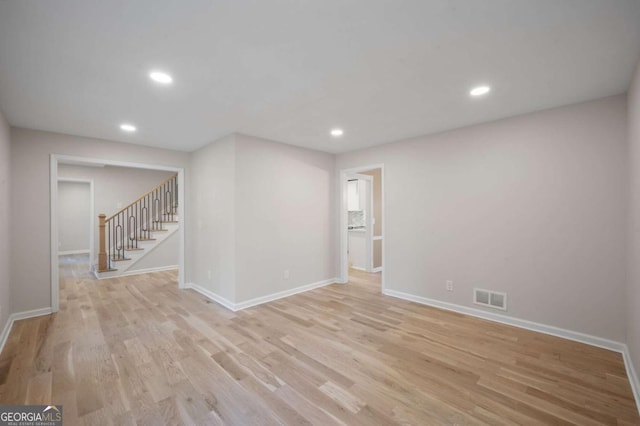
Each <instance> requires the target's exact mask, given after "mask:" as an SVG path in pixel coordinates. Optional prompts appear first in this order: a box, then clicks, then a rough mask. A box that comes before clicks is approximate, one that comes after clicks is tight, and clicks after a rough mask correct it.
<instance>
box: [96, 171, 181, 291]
mask: <svg viewBox="0 0 640 426" xmlns="http://www.w3.org/2000/svg"><path fill="white" fill-rule="evenodd" d="M177 210H178V175H177V174H175V175H173V176H171V177H170V178H169V179H167V180H166V181H164V182H162V183H161V184H160V185H158V186H156V187H155V188H153V189H152V190H150V191H149V192H147V193H146V194H144V195H143V196H141V197H140V198H138V199H137V200H136V201H134V202H133V203H131V204H129V205H128V206H126V207H124V208H123V209H122V210H120V211H119V212H117V213H116V214H114V215H112V216H110V217H108V218H107V216H106V215H105V214H100V215H98V219H99V221H100V222H99V238H100V240H99V241H100V246H99V247H100V248H99V253H98V266H97V269H96V271H95V272H96V276H97V277H98V278H109V277H116V276H119V275H124V274H125V273H126V272H127V271H128V270H130V269H131V268H132V267H133V266H134V265H135V264H136V263H137V262H138V261H140V260H141V259H142V258H143V257H145V256H146V255H147V254H148V253H150V252H151V251H152V250H153V249H154V248H155V247H157V246H159V245H160V244H161V243H162V242H163V241H164V240H166V239H167V238H169V236H171V235H172V234H173V233H175V232H176V231H177V230H178V215H177Z"/></svg>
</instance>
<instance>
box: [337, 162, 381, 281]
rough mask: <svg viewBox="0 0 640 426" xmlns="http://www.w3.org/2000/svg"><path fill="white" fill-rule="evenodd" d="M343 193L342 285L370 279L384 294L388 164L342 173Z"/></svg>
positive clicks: (341, 210)
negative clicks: (379, 286) (377, 283)
mask: <svg viewBox="0 0 640 426" xmlns="http://www.w3.org/2000/svg"><path fill="white" fill-rule="evenodd" d="M340 192H341V203H340V282H341V283H347V282H349V279H350V277H353V278H357V277H359V278H366V279H367V281H369V282H380V283H381V287H382V290H383V291H384V288H385V268H384V266H385V262H384V257H385V240H384V220H385V215H384V165H382V164H376V165H371V166H363V167H357V168H352V169H345V170H342V171H341V172H340ZM376 275H377V276H378V277H376Z"/></svg>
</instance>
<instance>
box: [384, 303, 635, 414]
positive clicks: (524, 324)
mask: <svg viewBox="0 0 640 426" xmlns="http://www.w3.org/2000/svg"><path fill="white" fill-rule="evenodd" d="M382 294H384V295H386V296H391V297H397V298H398V299H403V300H408V301H410V302H415V303H419V304H421V305H427V306H433V307H435V308H440V309H445V310H447V311H452V312H457V313H460V314H465V315H469V316H472V317H476V318H482V319H485V320H489V321H493V322H499V323H501V324H507V325H511V326H513V327H518V328H523V329H525V330H531V331H536V332H538V333H543V334H550V335H552V336H556V337H561V338H563V339H568V340H573V341H574V342H580V343H584V344H586V345H591V346H597V347H599V348H603V349H608V350H611V351H614V352H619V353H620V354H622V359H623V361H624V366H625V369H626V371H627V377H628V379H629V384H630V385H631V390H632V392H633V397H634V399H635V401H636V409H637V410H638V414H640V381H639V380H638V375H637V374H636V370H635V368H634V367H633V362H632V360H631V354H630V353H629V348H628V346H627V345H626V344H624V343H621V342H616V341H615V340H609V339H603V338H601V337H597V336H592V335H590V334H585V333H580V332H577V331H571V330H566V329H564V328H559V327H554V326H551V325H546V324H540V323H537V322H533V321H528V320H523V319H520V318H514V317H509V316H506V315H501V314H496V313H493V312H485V311H482V310H480V309H475V308H469V307H466V306H462V305H456V304H454V303H448V302H442V301H439V300H434V299H429V298H426V297H422V296H416V295H413V294H409V293H404V292H401V291H396V290H384V291H383V292H382Z"/></svg>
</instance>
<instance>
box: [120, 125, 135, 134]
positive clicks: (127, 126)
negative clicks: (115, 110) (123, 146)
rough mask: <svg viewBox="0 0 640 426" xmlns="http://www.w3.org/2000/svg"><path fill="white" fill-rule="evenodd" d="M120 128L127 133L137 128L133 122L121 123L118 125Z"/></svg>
mask: <svg viewBox="0 0 640 426" xmlns="http://www.w3.org/2000/svg"><path fill="white" fill-rule="evenodd" d="M120 129H122V130H124V131H125V132H129V133H133V132H135V131H136V130H138V129H137V128H136V126H134V125H133V124H127V123H124V124H121V125H120Z"/></svg>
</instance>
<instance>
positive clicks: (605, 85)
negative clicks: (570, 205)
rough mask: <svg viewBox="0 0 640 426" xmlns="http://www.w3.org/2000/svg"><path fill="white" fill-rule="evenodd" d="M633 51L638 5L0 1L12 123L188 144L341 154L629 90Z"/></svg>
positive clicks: (524, 0) (627, 1)
mask: <svg viewBox="0 0 640 426" xmlns="http://www.w3.org/2000/svg"><path fill="white" fill-rule="evenodd" d="M639 55H640V0H606V1H603V0H535V1H530V0H484V1H479V0H474V1H469V0H416V1H409V0H316V1H313V0H218V1H214V0H180V1H175V0H133V1H132V0H109V1H105V0H46V1H45V0H4V1H2V2H0V108H1V109H2V111H4V113H5V115H6V117H7V119H8V121H9V122H10V123H11V125H13V126H19V127H27V128H34V129H42V130H49V131H54V132H60V133H69V134H74V135H81V136H92V137H98V138H104V139H111V140H119V141H125V142H132V143H138V144H144V145H152V146H157V147H165V148H173V149H179V150H186V151H191V150H194V149H196V148H199V147H201V146H203V145H205V144H207V143H209V142H212V141H214V140H216V139H218V138H220V137H222V136H224V135H226V134H229V133H232V132H241V133H246V134H250V135H255V136H260V137H264V138H268V139H273V140H277V141H281V142H286V143H290V144H294V145H299V146H304V147H309V148H313V149H318V150H323V151H328V152H344V151H350V150H354V149H358V148H363V147H366V146H372V145H376V144H381V143H385V142H391V141H395V140H398V139H402V138H406V137H410V136H416V135H421V134H428V133H434V132H439V131H443V130H447V129H452V128H456V127H461V126H466V125H469V124H473V123H479V122H484V121H490V120H495V119H499V118H503V117H507V116H512V115H516V114H522V113H526V112H530V111H535V110H539V109H544V108H549V107H553V106H559V105H565V104H571V103H575V102H579V101H583V100H588V99H595V98H599V97H604V96H607V95H613V94H618V93H623V92H625V91H626V90H627V88H628V85H629V82H630V80H631V75H632V72H633V68H634V66H635V64H636V61H637V60H638V56H639ZM156 68H159V69H163V70H167V71H169V72H170V73H171V74H172V75H173V77H174V84H173V85H172V86H171V87H159V86H158V85H157V84H153V83H152V82H151V81H149V79H148V77H147V74H148V72H149V71H150V70H151V69H156ZM479 83H485V84H490V85H491V86H492V88H493V90H492V92H491V93H490V94H489V95H488V96H486V97H484V98H482V99H471V98H470V97H469V96H468V91H469V89H470V88H471V87H472V86H474V85H477V84H479ZM125 121H128V122H132V123H134V124H136V125H137V126H138V129H139V130H138V132H137V133H135V134H133V135H130V134H125V133H123V132H122V131H120V129H119V128H118V125H119V124H120V123H121V122H125ZM334 126H339V127H342V128H344V130H345V135H344V136H343V137H342V138H341V139H339V140H335V139H332V138H331V137H330V136H329V130H330V129H331V128H332V127H334Z"/></svg>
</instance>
